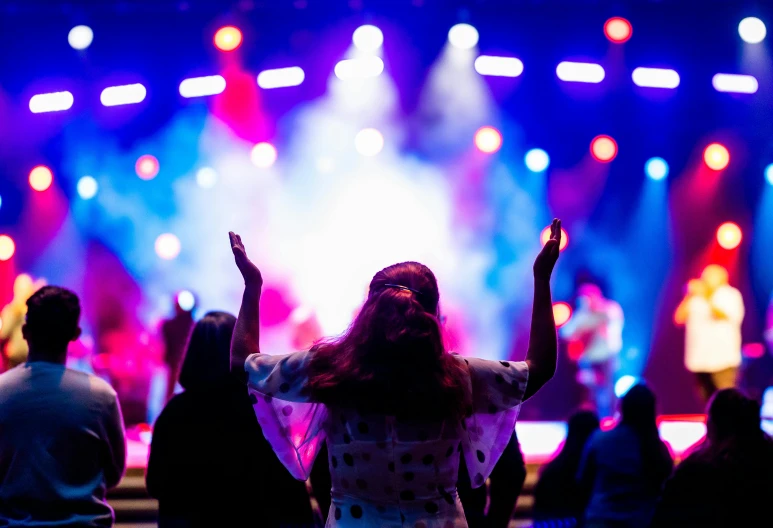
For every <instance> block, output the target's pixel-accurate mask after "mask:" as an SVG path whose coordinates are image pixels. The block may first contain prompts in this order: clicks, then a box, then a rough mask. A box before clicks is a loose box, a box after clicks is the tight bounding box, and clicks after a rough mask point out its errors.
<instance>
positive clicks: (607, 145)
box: [590, 136, 617, 163]
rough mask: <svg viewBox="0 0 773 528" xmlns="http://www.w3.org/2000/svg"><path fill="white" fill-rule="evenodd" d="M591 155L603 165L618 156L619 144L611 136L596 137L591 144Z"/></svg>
mask: <svg viewBox="0 0 773 528" xmlns="http://www.w3.org/2000/svg"><path fill="white" fill-rule="evenodd" d="M590 153H591V154H592V155H593V157H594V158H595V159H596V161H600V162H602V163H607V162H610V161H612V160H613V159H615V156H617V143H615V140H614V139H612V138H611V137H609V136H596V137H595V138H593V141H591V144H590Z"/></svg>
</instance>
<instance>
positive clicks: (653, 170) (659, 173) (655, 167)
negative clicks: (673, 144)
mask: <svg viewBox="0 0 773 528" xmlns="http://www.w3.org/2000/svg"><path fill="white" fill-rule="evenodd" d="M644 172H646V173H647V176H648V177H649V178H650V179H652V180H662V179H664V178H665V177H666V176H668V163H666V160H664V159H663V158H650V159H648V160H647V163H645V164H644Z"/></svg>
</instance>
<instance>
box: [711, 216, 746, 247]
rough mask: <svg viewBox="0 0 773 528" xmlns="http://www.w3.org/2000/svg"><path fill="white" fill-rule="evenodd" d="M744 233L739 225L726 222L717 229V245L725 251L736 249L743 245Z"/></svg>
mask: <svg viewBox="0 0 773 528" xmlns="http://www.w3.org/2000/svg"><path fill="white" fill-rule="evenodd" d="M741 240H743V232H742V231H741V228H740V227H738V224H735V223H733V222H725V223H724V224H722V225H721V226H719V228H718V229H717V243H718V244H719V245H720V246H721V247H722V248H724V249H735V248H737V247H738V246H740V245H741Z"/></svg>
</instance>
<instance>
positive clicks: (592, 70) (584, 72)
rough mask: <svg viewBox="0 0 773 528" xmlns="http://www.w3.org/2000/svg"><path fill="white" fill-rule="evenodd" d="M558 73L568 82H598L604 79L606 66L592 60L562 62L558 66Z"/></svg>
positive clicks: (559, 76) (560, 77)
mask: <svg viewBox="0 0 773 528" xmlns="http://www.w3.org/2000/svg"><path fill="white" fill-rule="evenodd" d="M556 75H558V78H559V79H561V80H562V81H566V82H584V83H593V84H597V83H600V82H601V81H603V80H604V68H602V67H601V64H594V63H592V62H567V61H564V62H561V63H559V65H558V66H557V67H556Z"/></svg>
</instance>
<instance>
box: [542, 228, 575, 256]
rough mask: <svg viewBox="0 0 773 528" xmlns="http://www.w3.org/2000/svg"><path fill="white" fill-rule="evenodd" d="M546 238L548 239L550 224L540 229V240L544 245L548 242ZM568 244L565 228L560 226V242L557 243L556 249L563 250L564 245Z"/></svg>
mask: <svg viewBox="0 0 773 528" xmlns="http://www.w3.org/2000/svg"><path fill="white" fill-rule="evenodd" d="M548 240H550V226H547V227H546V228H545V229H543V230H542V233H541V234H540V242H541V243H542V245H543V246H544V245H545V244H547V243H548ZM568 244H569V235H568V234H567V233H566V230H564V228H563V227H562V228H561V243H560V244H559V245H558V250H559V251H563V250H565V249H566V246H567V245H568Z"/></svg>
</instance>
